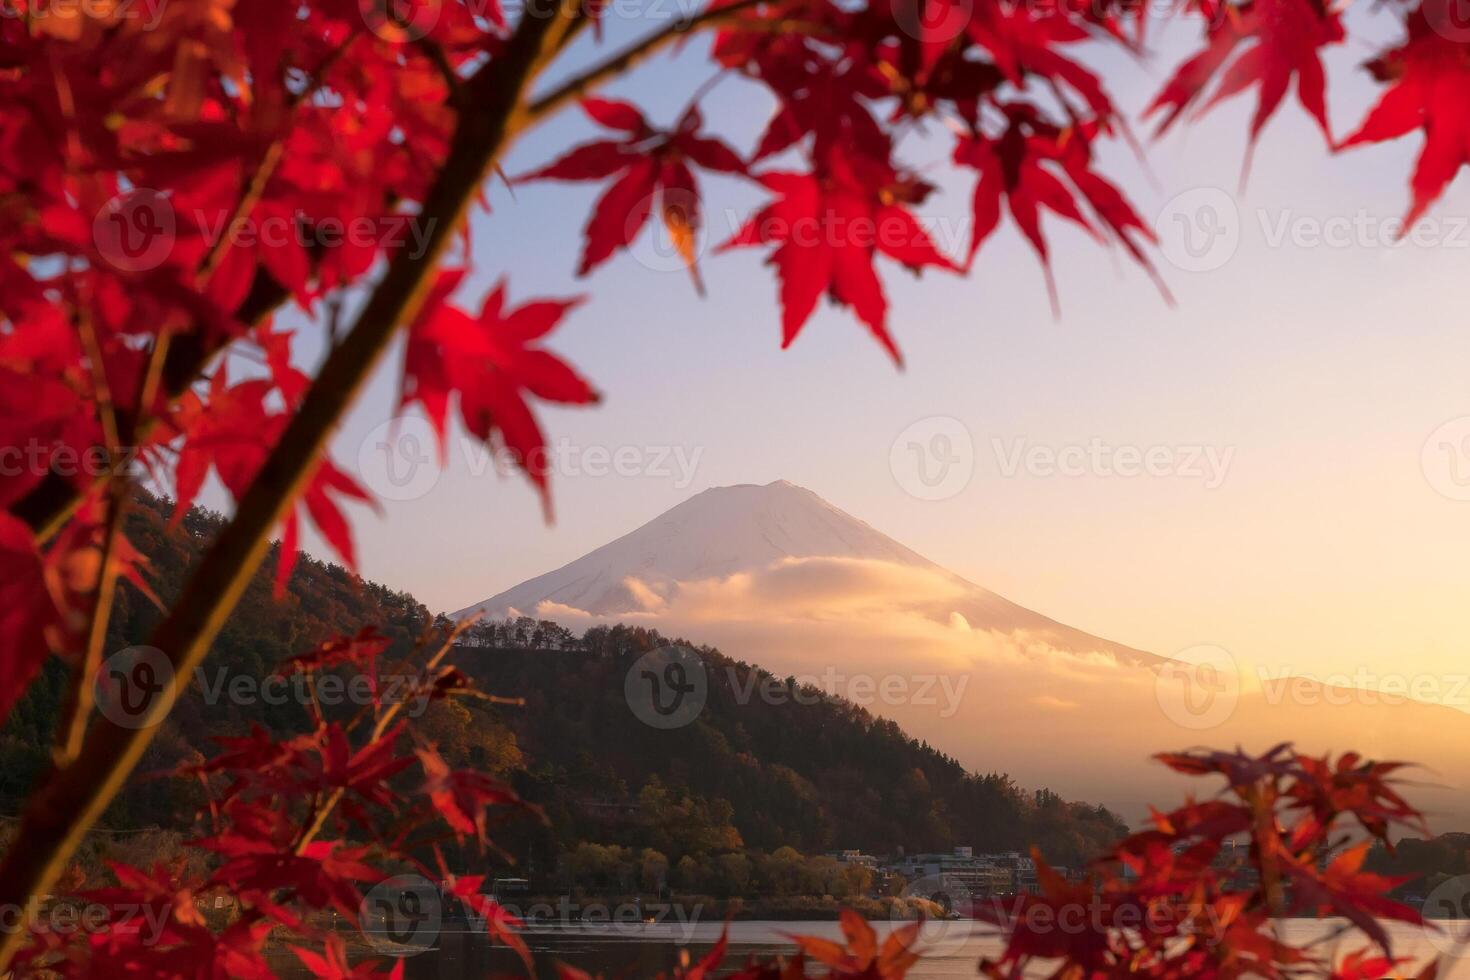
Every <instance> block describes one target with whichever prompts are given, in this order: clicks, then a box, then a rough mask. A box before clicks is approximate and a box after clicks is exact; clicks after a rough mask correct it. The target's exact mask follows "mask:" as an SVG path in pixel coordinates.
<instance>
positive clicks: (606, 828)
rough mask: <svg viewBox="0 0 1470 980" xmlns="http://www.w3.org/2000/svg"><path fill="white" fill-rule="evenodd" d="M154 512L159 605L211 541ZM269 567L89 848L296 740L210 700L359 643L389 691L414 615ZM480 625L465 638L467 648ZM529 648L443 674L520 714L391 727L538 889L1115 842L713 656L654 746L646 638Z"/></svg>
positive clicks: (35, 743) (141, 603)
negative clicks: (740, 865)
mask: <svg viewBox="0 0 1470 980" xmlns="http://www.w3.org/2000/svg"><path fill="white" fill-rule="evenodd" d="M170 509H171V508H170V505H169V503H168V502H166V501H161V500H156V499H153V498H146V499H143V500H140V501H139V503H138V505H137V506H135V507H133V508H132V509H131V511H130V514H129V525H128V536H129V538H130V540H132V541H134V542H135V543H136V544H137V545H138V547H139V548H140V549H142V550H143V551H144V552H145V554H146V555H147V557H148V559H149V569H148V575H149V579H150V583H151V584H152V585H153V586H154V588H155V590H156V591H157V592H158V594H159V595H160V596H161V597H162V598H163V600H164V601H165V602H171V601H173V600H174V599H175V598H176V597H177V596H178V594H179V593H180V591H181V590H182V588H183V585H184V582H185V580H186V578H187V576H188V574H189V572H190V570H191V569H192V567H193V566H194V565H195V563H196V562H197V561H198V560H199V557H200V555H201V553H202V551H203V550H204V549H205V548H206V547H207V546H208V544H209V542H210V541H211V540H212V539H213V537H214V536H215V535H216V534H218V533H219V531H220V530H221V529H222V527H223V526H224V522H223V520H222V519H221V518H220V517H219V516H218V515H213V514H210V513H208V512H204V511H200V510H194V511H191V512H190V513H189V515H188V516H187V517H186V518H185V519H184V520H183V521H182V522H181V524H180V526H178V527H174V528H170V527H169V526H168V516H169V512H170ZM270 564H271V563H269V562H268V563H267V565H266V567H265V568H264V569H262V570H261V571H260V572H259V573H257V575H256V577H255V578H254V580H253V581H252V583H251V585H250V587H249V589H248V590H247V592H246V596H245V599H244V600H243V601H242V602H241V604H240V605H239V606H238V607H237V608H236V609H235V611H234V612H233V613H232V615H231V616H230V618H229V620H228V622H227V623H226V624H225V627H224V629H223V630H222V631H221V633H220V636H219V638H218V639H217V640H216V641H215V644H214V646H213V648H212V649H211V652H210V655H209V658H208V659H207V661H206V662H205V664H204V667H203V668H202V672H201V674H200V675H199V680H198V682H196V683H194V684H192V685H191V686H190V687H189V688H188V690H187V691H186V692H185V693H184V694H183V695H182V696H181V697H180V700H179V703H178V704H177V706H176V707H175V710H174V712H173V714H172V715H171V716H170V718H169V720H168V723H167V725H166V727H165V729H164V730H163V731H162V732H161V733H160V734H159V737H158V738H157V739H156V740H155V741H154V742H153V744H152V746H151V748H150V749H149V754H148V756H147V757H146V759H145V761H144V764H143V766H142V767H141V768H140V771H139V772H140V774H139V775H138V776H136V777H135V778H133V779H132V780H130V781H129V783H128V786H127V789H126V790H125V792H124V793H123V795H122V797H121V798H120V799H119V801H118V802H117V804H116V805H114V806H113V807H112V808H110V810H109V811H108V813H107V815H106V817H105V818H104V821H103V824H104V826H105V827H108V828H110V829H131V828H137V827H144V826H153V825H158V826H163V827H183V826H188V825H189V824H190V823H191V822H192V820H193V819H194V816H195V814H196V813H197V812H198V810H199V808H200V806H201V803H202V802H203V801H202V800H201V799H200V798H199V795H198V786H197V784H196V783H195V782H193V781H190V780H168V779H155V778H151V777H150V776H148V775H144V774H145V773H154V772H160V771H165V770H168V769H170V768H172V767H173V766H175V765H177V764H178V763H179V762H180V761H181V760H183V759H185V758H190V757H193V755H194V754H195V753H197V752H205V753H210V752H212V751H213V748H212V740H213V739H214V738H215V737H218V736H222V735H234V736H239V735H243V734H245V733H246V732H247V731H248V730H249V727H250V726H251V725H253V724H261V725H263V726H265V727H266V728H267V729H268V730H270V731H272V732H274V733H276V734H278V735H285V734H287V733H296V732H300V731H302V730H303V728H304V726H306V725H307V724H308V720H309V719H308V711H307V706H306V705H305V704H304V703H302V702H301V701H300V700H299V699H297V698H295V697H289V696H288V697H285V698H282V699H276V698H270V699H264V698H247V699H243V700H237V699H236V698H233V697H230V696H222V695H220V694H219V693H218V692H227V691H230V690H233V689H234V688H235V685H236V683H237V681H241V682H243V681H246V680H248V681H249V683H242V684H241V689H242V690H244V691H252V690H259V689H260V687H259V685H260V682H261V681H262V680H263V679H264V678H265V677H266V676H267V675H269V674H271V673H272V672H273V671H274V670H275V669H276V668H277V666H278V665H279V663H280V662H281V661H282V660H284V659H285V658H286V657H288V656H291V655H292V654H296V653H300V652H302V651H304V650H306V649H309V648H310V647H311V646H313V645H315V644H317V643H320V642H322V641H323V640H326V639H329V638H331V637H333V636H335V635H339V634H342V633H353V632H356V631H357V630H358V629H359V628H361V627H363V626H366V625H375V626H377V627H378V628H379V629H380V631H381V632H383V633H384V635H386V636H388V637H389V638H391V640H392V645H391V648H390V653H389V655H387V656H385V657H383V658H382V659H381V660H380V667H381V668H382V669H383V670H389V669H391V667H390V665H392V664H395V663H397V662H398V661H399V660H400V659H401V658H402V657H404V656H406V655H408V653H409V651H410V650H411V649H412V648H413V646H414V640H415V638H417V637H418V636H419V635H420V634H422V633H423V631H424V630H425V628H426V627H427V626H429V625H430V623H431V622H432V621H433V620H434V616H433V614H432V613H430V611H429V610H428V609H426V608H425V607H424V606H423V605H421V604H420V603H418V602H417V601H416V600H415V599H414V598H413V596H411V595H409V594H407V593H403V592H396V591H393V590H390V589H387V588H385V587H383V586H380V585H376V584H374V583H372V582H365V581H363V580H362V579H360V578H358V577H357V576H356V575H353V574H352V573H350V572H348V571H346V570H345V569H343V568H341V567H340V566H338V565H329V564H325V563H322V562H319V561H316V560H314V559H312V558H311V557H309V556H307V555H302V556H301V560H300V561H299V562H298V563H297V565H296V568H295V571H294V572H293V574H292V577H291V581H290V584H289V587H288V592H287V595H286V596H285V597H284V598H282V599H281V600H279V601H278V600H276V599H275V598H274V597H273V594H272V582H271V578H272V569H271V567H270ZM160 615H161V613H160V612H159V610H157V609H156V608H154V607H153V606H152V605H151V604H150V603H148V602H147V601H146V600H144V599H143V598H142V597H141V596H140V595H139V594H138V593H137V592H136V591H134V590H132V589H131V587H126V588H124V589H123V590H122V591H121V592H120V594H119V598H118V601H117V606H116V608H115V611H114V615H113V617H112V629H111V630H110V632H109V640H108V644H109V645H108V649H109V650H117V649H121V648H123V647H126V646H130V645H132V644H135V643H141V642H146V640H147V637H148V636H149V635H150V633H151V632H152V630H153V628H154V626H155V625H156V623H157V621H158V618H159V616H160ZM488 625H489V624H481V625H480V626H478V627H476V629H475V630H474V631H472V637H471V643H473V642H475V638H477V637H480V636H484V635H485V634H486V633H487V632H488ZM503 632H505V633H513V631H503ZM543 642H544V641H543V640H542V639H540V638H536V637H533V636H532V635H531V634H528V636H527V642H526V644H524V645H519V646H517V645H516V644H515V641H514V640H512V641H511V642H510V644H509V645H506V644H499V645H498V646H497V647H496V648H494V649H491V648H486V647H475V646H473V645H468V646H465V647H462V648H460V649H459V650H456V651H455V653H454V655H453V656H454V661H455V662H456V663H457V664H458V665H459V666H461V668H462V669H463V670H465V671H466V673H468V674H470V675H472V676H474V677H475V678H476V679H477V680H478V681H480V685H481V688H482V690H485V691H487V692H492V693H495V694H499V695H504V696H506V697H510V698H524V699H525V702H526V704H525V705H524V706H523V707H516V706H508V705H491V704H487V703H485V702H482V701H479V700H473V699H471V700H467V701H463V702H454V703H452V704H446V703H443V702H438V703H435V704H434V705H433V706H430V707H428V708H427V710H426V711H424V713H423V714H422V715H421V716H420V715H419V710H420V708H415V709H414V710H411V711H410V712H409V714H410V716H411V717H412V719H413V720H412V724H413V725H415V726H416V730H417V731H419V732H420V733H421V734H422V735H423V736H424V737H425V738H427V739H430V740H432V741H434V742H435V743H436V744H437V745H438V747H439V749H440V751H441V752H443V753H444V755H445V756H446V757H447V758H448V759H449V760H450V761H451V763H453V764H454V765H457V766H472V767H475V768H480V769H485V770H489V771H494V772H497V773H501V774H504V775H505V776H506V778H508V779H510V780H512V781H513V782H514V784H515V785H516V787H517V789H518V790H519V791H520V792H521V793H522V794H523V795H524V796H525V797H526V798H528V799H530V800H532V801H533V802H536V803H538V804H540V805H542V806H543V807H544V808H545V810H546V813H547V816H548V818H549V820H550V825H549V826H542V825H540V824H539V823H537V822H535V821H527V820H513V821H511V822H509V823H507V824H505V825H502V826H497V828H496V830H495V833H494V838H495V840H496V841H497V843H498V844H500V845H501V846H502V847H503V848H505V849H506V850H507V851H508V852H509V853H511V854H513V855H515V856H516V857H517V858H518V859H519V860H520V861H521V863H522V865H523V866H526V867H528V868H534V869H535V871H536V873H537V874H545V873H546V872H547V871H548V870H549V869H551V868H554V867H556V866H557V865H558V862H559V861H560V858H561V856H562V855H563V854H564V853H565V852H568V851H572V850H575V849H576V847H577V845H578V844H579V843H581V842H592V843H598V844H618V845H620V846H626V847H634V848H638V849H641V848H644V847H652V848H655V849H657V850H659V851H660V852H661V853H663V854H664V855H665V856H666V857H667V858H669V859H670V860H671V861H672V862H678V861H679V859H680V858H681V857H683V856H685V855H687V854H693V855H694V856H695V857H697V858H698V859H699V860H700V861H704V859H705V857H709V858H710V859H711V860H713V859H714V858H715V857H717V856H718V852H719V851H721V850H722V849H726V845H727V844H730V843H731V842H732V841H733V840H734V838H732V837H731V836H730V834H729V833H728V832H723V833H722V831H724V830H725V828H733V830H734V832H735V833H736V834H737V835H738V839H739V840H740V841H741V842H742V843H741V845H739V846H743V847H744V848H748V849H754V850H757V851H768V852H773V851H776V850H778V849H780V848H781V847H783V846H788V845H789V846H792V847H796V848H798V849H799V850H801V851H803V852H805V853H808V854H811V853H821V852H822V851H824V850H827V849H830V848H837V847H858V848H863V849H866V850H869V851H873V852H886V851H888V850H891V849H893V848H895V847H899V846H903V847H906V848H908V849H909V850H914V849H948V848H950V847H953V846H955V845H960V844H970V845H974V846H976V847H981V848H991V849H1022V850H1024V849H1025V848H1026V847H1027V846H1028V845H1030V844H1033V843H1035V844H1038V845H1040V846H1042V847H1043V848H1044V850H1045V851H1046V853H1048V854H1049V855H1051V856H1052V857H1053V858H1054V859H1056V860H1058V861H1060V862H1062V863H1064V864H1074V865H1075V864H1076V863H1077V862H1079V861H1080V860H1082V859H1083V858H1084V857H1086V856H1087V855H1089V854H1092V853H1096V852H1097V851H1098V850H1100V849H1101V848H1102V847H1104V846H1105V845H1106V844H1107V843H1108V842H1110V841H1112V840H1113V839H1115V838H1116V837H1117V836H1118V835H1119V832H1120V830H1121V824H1120V822H1119V820H1118V818H1117V817H1115V816H1113V815H1112V814H1110V813H1108V812H1107V811H1105V810H1102V809H1101V808H1099V807H1096V806H1090V805H1087V804H1083V803H1069V802H1065V801H1064V800H1062V799H1061V798H1060V797H1058V796H1057V795H1055V794H1052V793H1047V792H1044V791H1043V792H1040V793H1031V792H1028V791H1024V790H1022V789H1021V788H1019V787H1018V786H1017V785H1016V783H1015V782H1013V781H1012V780H1011V779H1010V778H1008V777H1007V776H1005V775H1001V774H998V772H997V770H996V769H995V768H994V767H985V768H984V769H983V770H981V772H984V773H989V774H988V775H980V774H977V773H976V772H971V771H967V770H966V769H965V768H964V767H963V766H961V765H960V764H959V763H958V762H956V761H955V760H954V759H953V758H950V757H948V756H946V755H944V754H943V753H941V752H939V751H937V750H935V749H933V748H931V747H930V746H929V745H927V744H923V743H921V742H920V741H918V740H916V739H914V738H913V737H912V736H910V735H909V734H907V733H905V732H904V731H903V730H902V729H900V728H899V726H898V725H896V724H894V723H893V722H891V721H884V720H882V719H879V718H876V717H874V716H873V714H872V713H870V712H868V711H865V710H863V709H861V708H859V707H856V706H854V705H853V704H851V703H848V702H845V701H843V700H840V699H831V698H804V699H803V702H804V703H798V702H797V701H795V700H793V699H789V698H788V699H785V700H783V701H782V702H780V703H771V702H770V701H768V700H764V699H762V698H758V697H757V698H750V697H744V696H742V692H743V691H747V690H748V685H750V684H751V683H753V682H759V683H762V684H764V683H769V682H772V681H773V680H774V679H773V678H771V677H770V675H769V674H767V673H765V672H764V671H761V670H759V668H756V667H752V666H750V665H748V664H745V663H739V662H736V661H734V660H731V659H730V658H727V657H725V656H723V655H721V654H720V652H719V651H718V650H715V649H714V648H712V647H702V648H701V656H702V657H703V659H704V661H705V663H706V664H707V665H708V669H709V672H710V678H711V686H710V697H709V701H708V704H707V707H706V710H705V711H704V712H703V713H702V714H701V716H700V718H699V719H698V721H697V722H696V723H695V724H692V725H690V726H688V727H686V728H684V729H680V730H677V731H659V730H656V729H654V728H650V727H649V726H647V725H646V724H644V723H643V722H642V721H641V720H640V719H639V717H638V716H637V715H635V713H634V712H633V711H632V710H630V707H629V704H628V702H627V700H626V696H625V688H624V681H625V677H626V676H627V674H628V672H629V670H630V668H631V667H632V665H633V663H634V662H636V661H637V659H638V657H639V656H640V655H642V654H643V653H644V652H646V651H648V650H651V649H653V648H655V647H658V646H661V645H663V644H665V643H666V642H667V641H666V640H664V639H663V637H661V636H660V635H659V634H658V633H657V632H655V631H652V630H647V629H643V628H636V627H635V628H629V627H611V628H608V627H599V628H595V629H593V630H591V631H589V633H588V634H587V640H586V641H585V642H582V641H570V640H569V638H567V637H559V638H557V639H556V642H558V643H560V644H563V648H560V649H547V648H546V647H545V646H544V645H543V646H541V647H539V648H536V647H532V646H531V645H530V644H531V643H543ZM568 646H569V647H570V648H567V647H568ZM66 676H67V672H66V670H65V669H64V665H63V664H61V663H60V662H59V661H53V662H51V663H50V664H49V665H48V667H47V669H46V671H45V676H44V677H43V678H42V680H41V681H40V682H39V683H38V684H37V685H35V686H34V687H33V688H32V689H31V690H30V691H29V692H28V694H27V696H26V697H25V698H24V699H23V700H22V702H21V703H20V705H19V706H18V707H17V709H16V710H15V711H14V712H12V714H11V715H10V717H9V718H8V719H7V721H6V723H5V724H4V725H3V726H0V812H6V813H14V812H16V811H17V810H18V809H20V807H21V805H22V803H23V801H24V799H25V796H26V793H27V791H28V789H29V787H30V785H31V782H32V780H34V779H35V778H36V777H37V776H39V775H40V774H41V773H44V772H45V771H46V767H47V763H48V760H49V757H50V743H51V733H52V730H53V728H54V725H55V720H56V717H57V715H58V714H59V712H60V705H61V701H62V693H63V690H64V684H65V680H66ZM210 689H213V690H214V691H215V692H216V694H215V695H213V696H212V695H210V694H209V690H210ZM344 710H350V706H347V707H345V708H344Z"/></svg>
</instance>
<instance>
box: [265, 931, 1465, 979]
mask: <svg viewBox="0 0 1470 980" xmlns="http://www.w3.org/2000/svg"><path fill="white" fill-rule="evenodd" d="M894 925H895V924H894V923H889V922H875V923H873V927H874V929H876V930H877V931H878V933H879V934H880V935H885V934H887V933H888V932H889V931H890V930H891V929H892V928H893V927H894ZM1440 925H1441V926H1442V927H1443V932H1440V933H1436V934H1434V935H1433V936H1431V935H1429V934H1427V933H1426V931H1425V930H1423V929H1420V928H1417V927H1413V926H1405V925H1399V924H1390V925H1389V926H1388V929H1389V933H1390V935H1391V936H1392V937H1393V941H1394V947H1395V953H1397V954H1398V955H1408V956H1414V957H1415V958H1416V960H1418V959H1426V958H1428V957H1430V956H1434V955H1444V956H1445V957H1446V961H1445V963H1444V965H1443V968H1442V970H1441V973H1440V976H1441V977H1454V978H1458V980H1470V922H1465V921H1460V922H1446V923H1441V924H1440ZM723 928H724V926H723V924H722V923H718V922H696V923H678V922H666V923H657V924H653V923H650V924H641V923H636V924H635V923H621V924H605V925H559V926H551V927H536V928H530V929H528V930H527V931H526V932H525V933H524V934H523V935H524V936H525V939H526V941H527V945H529V946H530V948H531V950H532V952H533V954H534V956H535V958H536V961H537V964H536V965H537V972H538V974H539V975H540V976H542V977H549V978H554V977H555V976H556V973H555V971H554V969H553V964H554V963H555V962H557V961H561V962H564V963H569V964H571V965H573V966H576V967H580V968H581V969H583V970H586V971H588V972H589V973H592V974H594V975H595V974H598V973H601V974H603V975H604V976H606V977H609V978H626V980H652V978H653V977H654V976H655V975H657V974H658V973H661V972H668V971H670V970H672V969H673V968H674V966H675V965H676V964H677V962H678V958H679V955H680V951H681V950H683V949H686V948H687V949H688V951H689V955H690V956H692V957H695V958H697V957H699V956H700V955H701V954H702V953H704V952H705V951H707V950H708V949H709V948H710V947H711V946H712V945H713V944H714V943H715V942H716V941H717V940H718V939H719V936H720V932H721V930H722V929H723ZM1280 928H1281V930H1282V934H1283V938H1284V939H1286V940H1288V941H1290V942H1292V943H1300V942H1302V941H1304V940H1306V939H1309V938H1314V937H1325V936H1330V935H1332V934H1333V933H1335V932H1339V931H1340V930H1341V928H1342V923H1341V922H1340V921H1335V920H1325V919H1322V920H1319V919H1295V920H1286V921H1284V922H1282V923H1281V926H1280ZM729 930H730V952H729V953H728V954H727V955H726V957H725V966H726V967H727V968H729V969H734V968H735V967H736V966H738V965H739V964H740V963H742V962H744V960H745V958H746V957H747V956H751V955H754V956H761V957H765V956H769V955H770V954H774V953H791V952H793V951H794V949H795V946H794V945H793V944H792V943H791V941H790V940H789V939H787V938H786V937H787V936H788V935H791V934H793V933H795V934H801V935H813V936H824V937H827V938H831V939H838V938H840V931H839V928H838V925H837V923H835V922H733V923H731V924H730V926H729ZM1457 941H1458V942H1460V943H1463V945H1457V944H1456V943H1457ZM1361 945H1363V943H1362V937H1361V936H1360V935H1358V934H1356V933H1351V932H1350V933H1348V934H1347V935H1346V936H1342V937H1340V938H1339V939H1338V940H1337V941H1336V948H1337V955H1342V954H1343V953H1346V952H1349V951H1351V950H1352V949H1355V948H1357V947H1359V946H1361ZM1000 948H1001V947H1000V943H999V942H998V941H997V940H996V939H995V938H994V937H993V936H992V935H990V934H988V931H987V930H986V929H985V927H983V926H981V925H979V924H978V923H974V922H969V921H956V922H930V923H927V924H926V925H925V927H924V935H923V942H922V949H923V950H924V953H925V956H924V959H922V960H921V961H920V962H919V964H918V965H917V966H916V967H915V968H914V969H913V970H911V971H910V973H909V978H910V980H953V978H959V977H973V976H975V975H976V971H975V967H976V964H977V963H978V962H979V960H980V958H981V957H982V956H985V955H991V956H993V955H996V954H997V953H999V951H1000ZM404 966H405V969H404V974H405V976H406V977H407V978H409V980H448V978H456V980H457V978H460V977H476V978H478V977H484V976H487V975H490V973H492V972H493V973H496V974H504V973H509V974H519V973H522V972H524V971H523V970H521V969H520V968H519V960H517V958H516V957H515V956H514V954H512V953H510V952H509V951H508V950H506V949H505V948H504V947H492V946H491V945H490V944H489V943H488V942H486V940H485V939H484V938H483V936H479V935H474V934H470V933H467V932H462V931H458V930H456V929H454V928H450V927H446V928H445V929H444V930H443V931H442V932H441V934H440V935H439V937H438V939H437V943H436V946H435V948H433V949H430V950H426V951H424V952H420V953H417V954H416V955H412V956H408V957H406V958H405V964H404ZM293 975H294V974H293ZM300 975H303V976H304V975H305V974H304V973H303V974H300Z"/></svg>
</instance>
